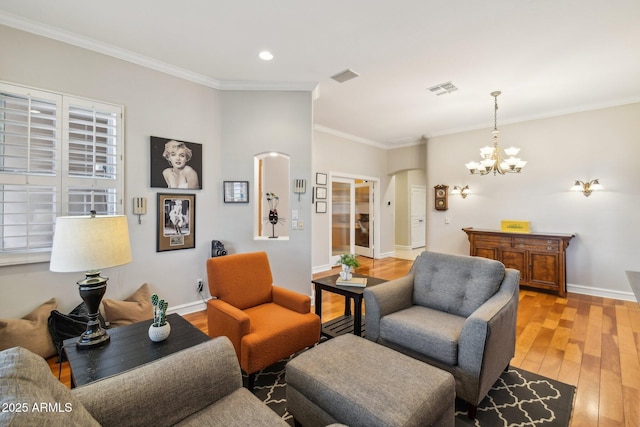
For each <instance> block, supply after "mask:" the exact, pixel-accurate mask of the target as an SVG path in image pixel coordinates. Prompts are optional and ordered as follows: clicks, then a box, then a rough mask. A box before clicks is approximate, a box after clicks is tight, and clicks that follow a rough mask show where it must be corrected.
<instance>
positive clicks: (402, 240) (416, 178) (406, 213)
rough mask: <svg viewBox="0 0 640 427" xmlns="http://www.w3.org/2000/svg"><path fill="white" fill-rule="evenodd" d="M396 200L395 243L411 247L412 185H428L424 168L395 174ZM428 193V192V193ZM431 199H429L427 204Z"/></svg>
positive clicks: (398, 245) (399, 245)
mask: <svg viewBox="0 0 640 427" xmlns="http://www.w3.org/2000/svg"><path fill="white" fill-rule="evenodd" d="M394 178H395V188H396V200H395V232H396V237H395V244H396V246H397V247H401V248H403V249H410V248H411V237H412V236H411V187H412V186H414V185H419V186H423V187H424V186H426V172H425V170H424V169H413V170H408V171H402V172H398V173H396V174H395V175H394ZM427 194H428V193H427ZM428 204H429V201H428V200H427V205H428Z"/></svg>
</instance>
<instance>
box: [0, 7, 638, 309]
mask: <svg viewBox="0 0 640 427" xmlns="http://www.w3.org/2000/svg"><path fill="white" fill-rule="evenodd" d="M14 18H15V17H14V16H9V17H8V16H7V15H3V20H2V21H0V23H2V24H3V25H0V46H1V48H2V50H1V51H2V52H3V58H9V60H6V59H5V60H3V61H1V62H0V80H2V81H3V82H9V83H12V84H18V85H24V86H27V87H32V88H37V89H42V90H50V91H55V92H61V93H67V94H73V95H76V96H80V97H85V98H88V99H95V100H100V101H103V102H109V103H113V104H117V105H122V106H124V110H125V159H124V164H125V191H124V194H125V197H124V200H123V213H125V214H126V215H127V217H128V219H129V230H130V237H131V245H132V258H133V261H132V262H131V263H130V264H128V265H125V266H122V267H118V268H113V269H109V270H107V271H105V275H107V276H108V277H109V278H110V280H109V288H108V291H107V295H106V298H113V299H123V298H125V297H127V296H128V295H130V294H131V293H133V292H134V291H135V290H136V289H137V288H138V287H139V286H140V285H142V284H143V283H148V284H149V285H150V287H151V288H152V289H153V291H154V292H157V293H159V294H161V295H162V296H163V298H165V299H166V300H168V301H169V303H170V310H172V311H174V312H181V313H188V312H191V311H197V310H201V309H203V307H204V304H203V303H202V299H201V296H200V294H199V293H198V292H197V290H196V281H197V279H198V278H205V277H206V271H205V260H206V259H207V258H208V256H209V251H210V242H211V240H213V239H216V240H220V241H223V242H224V243H225V245H226V247H227V248H228V249H229V250H230V251H231V252H249V251H253V250H265V251H267V252H268V253H269V257H270V262H271V265H272V269H273V271H274V274H275V276H276V281H277V282H278V283H280V284H281V285H282V286H284V287H287V288H289V289H292V290H295V291H298V292H301V293H304V294H310V293H311V284H310V279H311V274H312V272H313V271H318V270H322V269H325V268H328V267H329V266H330V260H329V258H330V243H329V240H328V235H329V230H330V229H329V219H328V217H329V215H328V214H323V213H316V212H315V210H314V208H313V205H312V204H311V187H312V186H313V185H315V174H316V173H317V172H320V173H327V174H329V175H331V174H338V173H343V174H351V175H358V176H367V177H376V178H378V179H379V182H380V189H379V195H380V197H379V199H378V200H377V203H378V204H379V212H380V217H379V223H380V225H379V227H380V236H379V240H378V244H379V250H378V251H377V257H379V258H383V257H390V256H393V254H394V252H395V245H396V241H395V232H394V221H395V212H396V211H395V209H396V206H395V200H396V199H397V197H396V192H398V191H405V190H403V189H398V188H397V187H396V185H395V178H394V176H397V174H399V173H404V172H405V171H406V170H408V169H416V168H417V167H421V166H422V165H424V174H425V177H424V182H425V183H426V187H427V209H426V223H427V229H426V234H427V237H426V242H427V243H426V249H428V250H430V251H436V252H445V253H453V254H468V251H469V243H468V240H467V236H466V235H465V234H464V232H463V231H462V230H461V229H462V228H463V227H474V228H489V229H496V228H499V227H500V221H501V220H503V219H517V220H527V221H531V224H532V228H533V230H534V231H538V232H557V233H572V234H575V235H576V237H575V238H574V239H573V240H572V241H571V243H570V245H569V248H568V249H567V287H568V290H569V292H575V293H581V294H587V295H596V296H605V297H609V298H614V299H622V300H630V301H633V300H635V297H634V295H633V293H632V292H631V288H630V286H629V283H628V281H627V277H626V275H625V272H626V271H638V270H640V261H639V259H638V257H637V243H636V242H637V238H638V237H640V220H639V219H638V215H637V210H638V207H639V206H640V189H638V186H637V185H636V182H637V180H638V171H637V159H638V158H640V144H638V141H640V121H638V120H637V118H638V117H640V93H639V92H638V91H637V90H636V91H635V92H630V93H629V94H628V96H626V98H625V99H617V100H616V101H617V102H613V101H612V102H611V103H610V104H605V103H602V104H598V105H588V106H585V107H584V108H583V109H574V110H564V109H562V108H558V109H550V110H549V111H546V112H545V114H541V115H540V116H538V117H527V119H526V120H522V121H507V122H504V123H503V122H501V121H499V122H498V124H499V126H500V130H501V131H502V137H501V138H502V141H504V142H503V144H508V145H511V144H512V145H515V146H517V147H519V148H520V149H521V154H520V155H521V156H522V157H523V158H524V159H525V160H527V161H528V164H527V166H526V168H525V169H524V170H523V172H522V173H521V174H510V175H507V176H496V177H494V176H492V175H490V176H486V177H479V176H472V175H470V174H469V173H468V171H467V170H466V168H465V167H464V164H465V163H466V162H468V161H469V160H473V159H476V158H478V157H479V156H478V149H479V148H480V147H482V146H484V145H488V144H489V143H490V141H491V128H492V126H491V125H492V119H493V100H492V99H491V97H490V96H489V92H491V91H492V90H496V89H501V90H503V91H504V94H503V95H502V96H501V98H500V102H501V104H500V107H501V109H500V113H499V114H503V113H504V114H506V112H507V111H508V110H509V109H516V108H518V106H517V105H514V104H513V102H511V101H510V99H509V96H510V92H513V91H517V90H518V88H517V87H513V88H509V90H507V88H505V87H500V84H499V82H493V81H491V82H487V83H486V84H487V85H491V86H490V87H489V86H488V87H486V95H484V96H485V98H486V100H485V101H486V102H484V103H482V104H479V105H477V106H475V107H476V108H477V110H478V111H479V113H480V116H481V117H486V120H484V122H483V123H484V125H482V126H481V127H480V128H472V129H458V131H456V132H452V133H447V134H444V133H443V134H441V135H433V136H429V137H428V138H427V141H426V142H423V145H419V144H417V143H416V144H409V145H407V146H402V147H398V148H386V147H383V146H382V145H378V144H376V143H375V141H372V140H368V139H366V138H358V137H355V136H353V135H350V134H346V133H340V132H333V131H332V130H331V129H327V128H324V127H321V126H314V124H315V123H314V102H315V101H314V97H315V94H314V92H313V88H311V87H310V88H308V89H307V90H302V89H299V90H292V91H286V90H274V91H266V90H261V89H255V90H251V89H250V88H240V87H238V88H236V89H230V86H227V87H223V88H215V87H212V85H211V84H210V82H201V83H198V82H196V81H194V80H193V79H190V78H181V77H179V76H177V75H175V74H173V75H172V74H170V73H168V72H167V71H166V70H165V69H157V67H156V68H154V67H153V66H152V67H147V66H144V65H141V64H139V63H135V60H127V59H126V58H125V57H123V56H120V57H117V56H113V55H108V54H106V53H105V52H99V51H96V47H95V46H89V45H87V46H84V47H83V46H81V45H79V42H78V40H73V43H71V42H65V40H64V38H63V35H64V34H63V33H56V32H53V31H51V28H46V27H45V28H44V29H43V28H40V29H39V30H37V29H36V28H35V27H31V28H32V31H29V30H28V29H29V28H30V27H29V24H31V25H32V24H33V23H29V22H25V21H22V22H20V23H17V22H16V21H15V20H13V19H14ZM47 31H50V33H49V35H48V34H47ZM636 34H637V33H636ZM630 40H631V42H629V43H632V42H636V41H637V39H633V38H630ZM636 47H637V45H636ZM496 55H498V53H496ZM487 60H488V61H492V60H493V59H491V58H488V59H487ZM155 65H157V64H155ZM608 66H610V67H611V68H615V66H616V65H615V64H608ZM556 71H557V72H558V73H562V70H561V69H560V70H556ZM549 79H550V80H552V79H553V75H550V76H549ZM525 84H526V81H525V82H523V85H525ZM493 85H496V86H495V87H494V86H493ZM421 89H424V88H421ZM585 90H586V89H585ZM320 96H322V94H320ZM446 96H448V95H445V97H446ZM452 96H453V95H452ZM451 115H452V116H455V112H451ZM500 117H502V116H500V115H499V120H500ZM154 135H155V136H161V137H168V138H177V139H182V140H186V141H194V142H197V143H200V144H202V145H203V150H204V158H203V169H204V171H203V172H204V173H203V178H202V190H197V191H194V192H193V193H195V194H196V197H197V215H196V220H197V239H196V247H195V248H194V249H189V250H180V251H169V252H164V253H162V252H156V218H155V213H156V198H157V193H158V190H157V189H154V188H151V187H150V185H149V169H148V168H149V166H148V165H149V137H150V136H154ZM508 145H505V146H508ZM265 150H274V151H279V152H283V153H287V154H288V155H289V156H290V158H291V170H290V176H291V178H292V179H293V178H301V179H305V180H306V182H307V186H308V189H307V193H306V194H305V195H303V196H302V200H301V202H299V203H298V202H297V200H298V199H297V197H293V195H292V206H293V207H295V208H297V210H298V213H299V216H300V219H301V220H302V221H303V222H304V223H305V224H306V225H307V226H306V227H305V228H304V229H303V230H295V231H293V230H292V231H290V237H289V239H288V240H287V241H284V240H283V241H265V240H255V239H254V238H253V223H254V211H253V209H251V206H250V205H241V204H225V203H224V202H223V194H222V191H223V189H222V183H223V181H226V180H238V181H250V185H251V186H250V188H253V183H252V182H251V181H252V179H253V176H254V169H253V168H254V164H253V155H254V154H257V153H261V152H264V151H265ZM331 153H341V155H330V154H331ZM354 158H357V159H358V161H353V159H354ZM592 179H599V180H600V183H601V184H602V185H603V186H604V191H601V192H597V193H594V194H592V195H591V196H590V197H584V196H583V195H582V193H574V192H570V191H569V187H570V186H571V185H572V184H573V182H574V181H575V180H583V181H589V180H592ZM438 184H445V185H448V186H449V188H450V189H451V188H453V186H456V185H458V186H464V185H468V186H469V188H470V189H471V194H470V195H469V197H467V198H465V199H463V198H461V197H460V196H456V195H449V209H448V210H447V211H437V210H435V209H434V207H433V187H434V186H435V185H438ZM133 197H145V198H146V199H147V202H148V213H147V215H144V216H142V217H141V224H138V217H137V216H136V215H134V214H133V212H132V207H131V200H132V198H133ZM388 202H389V203H388ZM292 260H293V261H294V262H292ZM77 280H79V277H77V274H62V273H52V272H50V271H49V265H48V263H33V264H23V265H7V266H2V267H0V282H1V285H0V286H1V288H0V295H1V298H0V313H1V316H0V317H2V318H6V317H22V316H23V315H24V314H26V313H27V312H29V311H31V310H32V309H33V308H35V307H36V306H38V305H39V304H41V303H43V302H44V301H46V300H48V299H49V298H51V297H55V298H57V299H58V307H59V310H61V311H62V312H68V311H69V310H71V309H72V308H73V307H75V306H76V305H77V304H78V303H79V296H78V293H77V287H76V286H75V282H76V281H77ZM205 289H206V286H205Z"/></svg>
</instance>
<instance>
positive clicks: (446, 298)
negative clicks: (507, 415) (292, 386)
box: [364, 252, 520, 418]
mask: <svg viewBox="0 0 640 427" xmlns="http://www.w3.org/2000/svg"><path fill="white" fill-rule="evenodd" d="M519 282H520V272H518V271H517V270H512V269H505V267H504V265H503V264H502V263H500V262H498V261H494V260H489V259H485V258H479V257H470V256H461V255H448V254H441V253H434V252H423V253H422V254H421V255H420V256H419V257H418V258H417V259H416V260H415V262H414V264H413V266H412V267H411V270H410V271H409V273H408V274H407V275H406V276H404V277H402V278H399V279H396V280H392V281H389V282H386V283H383V284H380V285H377V286H373V287H371V288H366V289H365V291H364V300H365V306H366V309H367V310H366V314H365V320H366V325H367V338H368V339H370V340H372V341H374V342H377V343H379V344H383V345H385V346H387V347H390V348H393V349H395V350H398V351H400V352H402V353H405V354H407V355H409V356H411V357H414V358H416V359H419V360H422V361H424V362H427V363H429V364H431V365H433V366H436V367H438V368H440V369H444V370H446V371H449V372H451V373H452V374H453V376H454V378H455V381H456V395H457V396H458V397H459V398H461V399H463V400H465V401H467V402H468V403H469V404H470V406H469V408H468V409H469V416H470V417H471V418H475V412H476V408H477V405H478V404H479V403H480V402H481V401H482V399H483V398H484V397H485V396H486V394H487V393H488V391H489V390H490V389H491V386H492V385H493V384H494V383H495V381H496V380H497V379H498V378H499V377H500V374H501V373H502V371H503V370H505V369H506V368H508V366H509V362H510V361H511V359H512V358H513V356H514V353H515V339H516V317H517V311H518V298H519Z"/></svg>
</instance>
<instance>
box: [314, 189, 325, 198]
mask: <svg viewBox="0 0 640 427" xmlns="http://www.w3.org/2000/svg"><path fill="white" fill-rule="evenodd" d="M326 198H327V187H316V200H324V199H326Z"/></svg>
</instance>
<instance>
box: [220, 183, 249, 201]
mask: <svg viewBox="0 0 640 427" xmlns="http://www.w3.org/2000/svg"><path fill="white" fill-rule="evenodd" d="M224 202H225V203H249V181H224Z"/></svg>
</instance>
